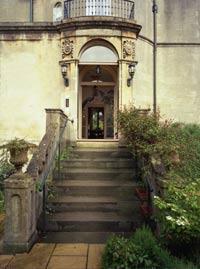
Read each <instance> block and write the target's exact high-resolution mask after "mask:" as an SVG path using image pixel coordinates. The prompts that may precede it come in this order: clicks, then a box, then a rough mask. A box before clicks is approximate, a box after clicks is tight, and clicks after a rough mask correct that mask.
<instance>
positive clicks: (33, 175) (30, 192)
mask: <svg viewBox="0 0 200 269" xmlns="http://www.w3.org/2000/svg"><path fill="white" fill-rule="evenodd" d="M67 121H68V118H67V116H66V115H65V114H64V113H63V111H62V110H60V109H46V133H45V135H44V136H43V138H42V140H41V142H40V144H39V147H38V149H37V151H36V152H35V153H34V154H33V157H32V159H31V161H30V163H29V165H28V167H27V171H26V173H22V172H19V173H16V174H14V175H12V176H11V177H9V178H8V179H6V180H5V209H6V218H5V232H4V244H3V246H4V250H5V252H7V253H20V252H26V251H29V249H30V248H31V247H32V245H33V243H34V242H35V241H36V240H37V228H36V227H37V222H38V219H39V217H40V215H41V213H42V210H43V209H44V208H43V193H42V192H39V191H38V190H37V188H36V187H37V185H38V184H39V186H40V188H42V187H43V186H45V181H46V179H47V177H48V175H49V173H50V171H51V170H52V169H53V166H54V160H55V157H56V153H57V150H58V148H59V147H60V144H61V143H63V142H64V143H65V141H63V137H64V133H65V131H66V124H67Z"/></svg>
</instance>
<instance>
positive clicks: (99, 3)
mask: <svg viewBox="0 0 200 269" xmlns="http://www.w3.org/2000/svg"><path fill="white" fill-rule="evenodd" d="M83 16H84V17H85V16H111V17H118V18H124V19H128V20H134V1H133V0H66V1H64V16H63V17H64V19H65V20H66V19H69V18H75V17H83Z"/></svg>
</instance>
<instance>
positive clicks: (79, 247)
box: [52, 244, 88, 256]
mask: <svg viewBox="0 0 200 269" xmlns="http://www.w3.org/2000/svg"><path fill="white" fill-rule="evenodd" d="M87 252H88V244H57V245H56V247H55V249H54V251H53V254H52V255H56V256H58V255H66V256H87Z"/></svg>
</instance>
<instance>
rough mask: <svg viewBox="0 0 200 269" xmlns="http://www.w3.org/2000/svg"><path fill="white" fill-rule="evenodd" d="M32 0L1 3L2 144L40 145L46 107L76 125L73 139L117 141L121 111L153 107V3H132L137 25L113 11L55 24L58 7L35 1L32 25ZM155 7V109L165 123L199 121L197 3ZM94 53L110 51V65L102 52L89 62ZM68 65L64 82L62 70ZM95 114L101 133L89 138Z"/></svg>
mask: <svg viewBox="0 0 200 269" xmlns="http://www.w3.org/2000/svg"><path fill="white" fill-rule="evenodd" d="M30 2H31V1H19V0H12V1H11V0H1V2H0V100H1V106H0V139H1V140H5V139H10V138H12V137H24V138H27V139H30V140H35V141H40V139H41V137H42V135H43V134H44V130H45V122H44V121H45V115H44V109H45V108H61V109H63V111H64V112H65V113H66V114H67V115H68V116H69V118H70V119H73V123H71V122H69V129H70V130H69V137H70V139H71V140H77V139H89V138H94V136H95V135H97V138H109V139H116V138H117V127H116V124H115V122H116V113H117V110H118V109H120V108H122V107H123V106H124V105H127V106H128V105H131V104H133V103H134V104H135V105H136V106H137V107H141V108H151V109H152V106H153V46H152V41H151V40H152V32H153V30H152V1H150V0H143V1H140V0H135V1H134V2H135V19H136V21H135V20H132V19H127V18H126V19H124V18H122V16H120V15H119V16H111V15H112V14H111V13H110V14H108V15H109V16H95V14H94V15H93V16H91V14H90V11H86V12H88V13H87V14H85V16H78V17H77V16H75V15H74V16H73V18H68V19H64V20H62V21H57V22H52V21H53V20H54V19H55V10H54V8H55V7H56V5H57V6H58V2H59V1H53V0H52V1H49V0H48V1H47V0H42V1H41V0H35V1H33V2H34V5H33V12H32V15H33V22H29V19H30V13H31V12H30ZM74 2H76V0H74ZM86 2H87V1H86ZM104 2H105V1H103V0H102V3H104ZM61 4H62V5H63V4H64V3H63V2H62V1H61ZM157 4H158V7H159V12H158V57H157V68H158V70H157V103H158V107H159V109H160V111H161V114H162V115H163V117H167V118H172V119H174V120H176V121H181V122H200V114H199V112H198V111H199V107H200V89H199V85H200V76H199V70H200V12H199V10H200V2H199V1H198V0H194V1H182V0H174V1H167V0H159V1H157ZM109 12H111V10H110V11H109ZM109 12H108V13H109ZM53 14H54V15H53ZM141 27H142V29H141ZM99 47H101V49H102V48H103V49H107V50H108V51H107V52H106V51H105V54H106V53H108V55H107V57H108V59H109V60H108V61H106V60H105V59H104V57H103V55H100V53H99V54H98V53H97V54H98V55H97V56H98V57H96V58H95V59H94V58H92V57H91V59H90V55H93V54H92V53H90V51H89V50H90V49H91V48H94V49H97V51H98V48H99ZM101 49H100V50H101ZM87 51H88V54H87ZM109 52H110V54H109ZM84 53H85V55H86V56H87V55H89V56H88V59H87V57H86V58H84ZM94 55H95V53H94ZM112 56H113V58H112ZM82 57H83V58H82ZM109 57H110V58H109ZM133 61H138V65H137V66H136V73H135V76H134V78H133V80H132V81H131V85H130V87H129V86H128V85H127V79H128V78H129V73H128V66H129V64H130V63H132V62H133ZM65 65H66V66H67V75H66V76H67V79H68V81H67V80H66V81H65V79H63V76H62V72H61V71H62V68H63V66H65ZM99 66H100V74H98V72H97V67H99ZM109 98H110V99H109ZM111 98H113V99H112V100H113V101H112V102H110V100H111ZM108 99H109V101H108ZM105 100H106V101H105ZM111 106H112V108H111ZM95 113H96V114H95ZM111 114H112V116H113V118H112V117H111V116H110V115H111ZM95 115H96V116H97V118H98V120H97V122H98V124H97V125H98V126H96V125H95V126H96V127H95V128H96V129H97V127H98V128H100V129H101V128H102V126H100V125H101V124H103V133H100V132H99V133H98V134H97V133H94V132H92V127H91V125H92V124H96V122H95V123H92V117H94V118H95V117H96V116H95ZM102 115H103V120H102V119H100V117H102ZM85 117H86V118H85ZM102 122H103V123H102Z"/></svg>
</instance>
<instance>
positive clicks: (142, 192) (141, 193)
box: [135, 184, 148, 202]
mask: <svg viewBox="0 0 200 269" xmlns="http://www.w3.org/2000/svg"><path fill="white" fill-rule="evenodd" d="M135 194H136V196H137V197H138V198H139V199H140V201H141V202H143V201H147V200H148V190H147V188H146V187H145V186H144V184H141V185H139V186H138V187H136V188H135Z"/></svg>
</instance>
